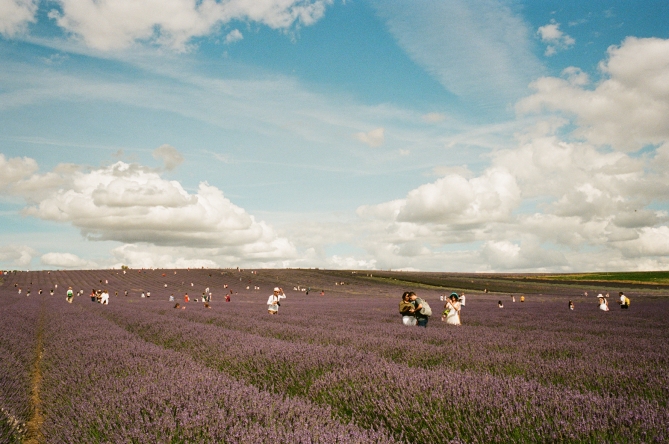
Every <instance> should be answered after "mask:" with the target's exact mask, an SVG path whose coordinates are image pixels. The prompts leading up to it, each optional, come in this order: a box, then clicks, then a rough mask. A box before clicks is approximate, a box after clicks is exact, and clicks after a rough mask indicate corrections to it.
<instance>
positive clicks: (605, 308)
mask: <svg viewBox="0 0 669 444" xmlns="http://www.w3.org/2000/svg"><path fill="white" fill-rule="evenodd" d="M599 296H601V297H599V298H597V299H599V309H600V310H602V311H609V303H608V302H606V298H604V297H603V296H602V295H601V294H600V295H599Z"/></svg>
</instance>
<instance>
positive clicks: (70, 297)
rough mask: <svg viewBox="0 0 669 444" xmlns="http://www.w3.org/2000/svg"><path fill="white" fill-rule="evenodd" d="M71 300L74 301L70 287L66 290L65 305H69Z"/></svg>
mask: <svg viewBox="0 0 669 444" xmlns="http://www.w3.org/2000/svg"><path fill="white" fill-rule="evenodd" d="M72 299H74V291H72V287H69V288H68V289H67V303H68V304H71V303H72Z"/></svg>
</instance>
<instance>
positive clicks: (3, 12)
mask: <svg viewBox="0 0 669 444" xmlns="http://www.w3.org/2000/svg"><path fill="white" fill-rule="evenodd" d="M37 4H38V1H37V0H3V1H0V34H2V35H4V36H5V37H13V36H15V35H16V34H18V33H20V32H23V31H24V30H25V28H26V26H27V25H28V24H29V23H31V22H34V21H35V13H36V12H37Z"/></svg>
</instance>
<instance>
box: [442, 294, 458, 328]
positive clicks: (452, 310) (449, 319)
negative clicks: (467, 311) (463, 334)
mask: <svg viewBox="0 0 669 444" xmlns="http://www.w3.org/2000/svg"><path fill="white" fill-rule="evenodd" d="M444 308H445V309H446V311H447V312H448V313H447V314H446V323H447V324H450V325H460V302H458V294H457V293H451V296H450V297H449V299H448V301H447V302H446V304H444Z"/></svg>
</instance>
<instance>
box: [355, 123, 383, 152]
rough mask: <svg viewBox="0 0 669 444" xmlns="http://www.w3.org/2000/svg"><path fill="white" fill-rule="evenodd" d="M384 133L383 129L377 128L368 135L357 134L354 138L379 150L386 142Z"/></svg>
mask: <svg viewBox="0 0 669 444" xmlns="http://www.w3.org/2000/svg"><path fill="white" fill-rule="evenodd" d="M384 131H385V130H384V129H383V128H376V129H373V130H371V131H369V132H366V133H355V134H354V135H353V137H355V138H356V139H357V140H359V141H361V142H362V143H366V144H367V145H369V146H370V147H372V148H378V147H380V146H381V145H383V142H384V141H385V137H384V134H383V133H384Z"/></svg>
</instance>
